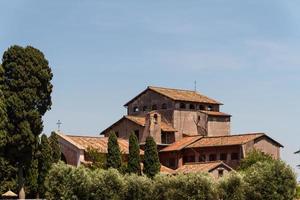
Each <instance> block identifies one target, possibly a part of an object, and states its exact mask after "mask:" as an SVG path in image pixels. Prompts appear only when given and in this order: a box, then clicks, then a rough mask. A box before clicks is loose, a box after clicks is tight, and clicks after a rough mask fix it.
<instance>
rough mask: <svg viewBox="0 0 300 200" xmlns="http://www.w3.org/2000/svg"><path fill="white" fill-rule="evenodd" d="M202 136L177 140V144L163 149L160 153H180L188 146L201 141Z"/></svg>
mask: <svg viewBox="0 0 300 200" xmlns="http://www.w3.org/2000/svg"><path fill="white" fill-rule="evenodd" d="M201 137H202V136H199V135H197V136H186V137H183V138H182V139H179V140H177V141H176V142H174V143H172V144H171V145H170V146H167V147H166V148H163V149H162V150H160V152H167V151H179V150H181V149H183V148H184V147H186V146H187V145H189V144H191V143H193V142H195V141H196V140H199V139H200V138H201Z"/></svg>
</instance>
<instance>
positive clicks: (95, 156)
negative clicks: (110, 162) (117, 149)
mask: <svg viewBox="0 0 300 200" xmlns="http://www.w3.org/2000/svg"><path fill="white" fill-rule="evenodd" d="M85 158H86V159H87V160H88V161H90V162H91V163H90V164H89V165H87V167H89V168H90V169H93V170H94V169H99V168H100V169H104V168H105V166H106V156H105V154H103V153H100V152H99V151H98V150H97V149H94V148H91V147H88V148H87V151H86V157H85Z"/></svg>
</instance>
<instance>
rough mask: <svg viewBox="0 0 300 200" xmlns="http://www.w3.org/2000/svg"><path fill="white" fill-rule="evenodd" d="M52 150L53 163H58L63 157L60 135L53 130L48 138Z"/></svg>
mask: <svg viewBox="0 0 300 200" xmlns="http://www.w3.org/2000/svg"><path fill="white" fill-rule="evenodd" d="M48 140H49V144H50V147H51V152H52V163H57V162H58V161H59V160H60V159H61V151H60V146H59V143H58V137H57V135H56V134H55V132H52V133H51V135H50V137H49V138H48Z"/></svg>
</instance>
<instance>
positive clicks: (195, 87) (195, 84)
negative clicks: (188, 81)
mask: <svg viewBox="0 0 300 200" xmlns="http://www.w3.org/2000/svg"><path fill="white" fill-rule="evenodd" d="M194 90H195V92H197V81H196V80H195V81H194Z"/></svg>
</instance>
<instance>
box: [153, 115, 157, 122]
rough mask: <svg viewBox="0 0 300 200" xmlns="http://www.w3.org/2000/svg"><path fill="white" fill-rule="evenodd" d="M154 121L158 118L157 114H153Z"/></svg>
mask: <svg viewBox="0 0 300 200" xmlns="http://www.w3.org/2000/svg"><path fill="white" fill-rule="evenodd" d="M153 117H154V123H157V118H158V116H157V114H154V116H153Z"/></svg>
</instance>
